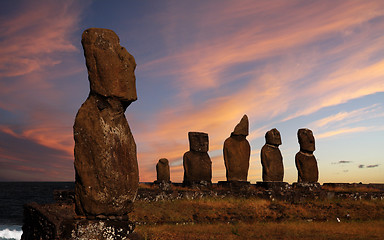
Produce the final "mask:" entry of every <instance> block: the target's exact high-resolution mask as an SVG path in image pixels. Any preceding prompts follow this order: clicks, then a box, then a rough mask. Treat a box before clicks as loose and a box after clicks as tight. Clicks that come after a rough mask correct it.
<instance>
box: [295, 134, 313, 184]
mask: <svg viewBox="0 0 384 240" xmlns="http://www.w3.org/2000/svg"><path fill="white" fill-rule="evenodd" d="M297 137H298V140H299V144H300V151H299V152H298V153H297V154H296V157H295V163H296V168H297V171H298V180H297V182H299V183H300V182H303V183H316V182H317V181H318V179H319V170H318V168H317V161H316V158H315V156H314V155H313V152H314V151H315V137H314V136H313V133H312V131H311V130H310V129H307V128H302V129H299V131H298V132H297Z"/></svg>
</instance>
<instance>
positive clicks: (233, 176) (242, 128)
mask: <svg viewBox="0 0 384 240" xmlns="http://www.w3.org/2000/svg"><path fill="white" fill-rule="evenodd" d="M248 128H249V123H248V117H247V115H244V116H243V118H242V119H241V121H240V123H239V124H237V125H236V127H235V129H234V131H233V132H232V133H231V136H230V137H229V138H227V139H226V140H225V141H224V146H223V155H224V164H225V168H226V176H227V181H247V178H248V170H249V158H250V156H251V147H250V145H249V142H248V140H247V139H246V136H248V132H249V130H248Z"/></svg>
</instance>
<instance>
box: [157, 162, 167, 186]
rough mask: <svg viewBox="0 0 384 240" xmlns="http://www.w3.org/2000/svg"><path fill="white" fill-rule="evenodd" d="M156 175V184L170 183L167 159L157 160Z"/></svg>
mask: <svg viewBox="0 0 384 240" xmlns="http://www.w3.org/2000/svg"><path fill="white" fill-rule="evenodd" d="M156 173H157V180H156V183H169V182H171V180H170V179H171V178H170V172H169V162H168V159H166V158H162V159H160V160H159V162H158V163H157V164H156Z"/></svg>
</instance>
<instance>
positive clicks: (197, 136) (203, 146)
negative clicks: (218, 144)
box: [188, 132, 209, 152]
mask: <svg viewBox="0 0 384 240" xmlns="http://www.w3.org/2000/svg"><path fill="white" fill-rule="evenodd" d="M188 139H189V150H190V151H196V152H208V150H209V140H208V134H207V133H203V132H189V133H188Z"/></svg>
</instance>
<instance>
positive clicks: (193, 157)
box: [183, 132, 212, 185]
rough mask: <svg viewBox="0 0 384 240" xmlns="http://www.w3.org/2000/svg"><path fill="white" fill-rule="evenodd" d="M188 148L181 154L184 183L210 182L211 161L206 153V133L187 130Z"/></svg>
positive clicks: (207, 143)
mask: <svg viewBox="0 0 384 240" xmlns="http://www.w3.org/2000/svg"><path fill="white" fill-rule="evenodd" d="M188 138H189V146H190V150H189V151H188V152H186V153H185V154H184V156H183V165H184V184H187V185H188V184H193V183H200V182H207V183H211V180H212V161H211V158H210V157H209V155H208V145H209V142H208V134H207V133H202V132H189V133H188Z"/></svg>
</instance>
